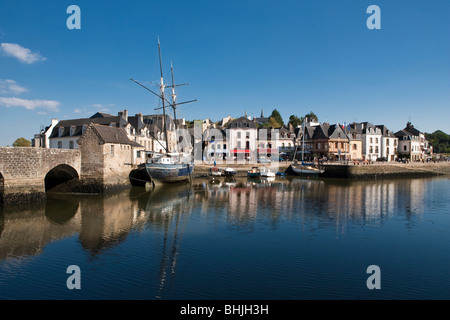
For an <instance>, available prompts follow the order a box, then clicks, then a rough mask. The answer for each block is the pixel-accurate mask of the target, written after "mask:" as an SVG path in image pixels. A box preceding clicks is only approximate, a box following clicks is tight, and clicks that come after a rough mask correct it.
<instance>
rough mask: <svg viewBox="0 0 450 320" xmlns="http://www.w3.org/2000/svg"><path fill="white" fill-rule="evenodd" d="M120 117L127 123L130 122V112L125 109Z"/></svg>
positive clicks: (120, 112) (120, 113)
mask: <svg viewBox="0 0 450 320" xmlns="http://www.w3.org/2000/svg"><path fill="white" fill-rule="evenodd" d="M119 117H122V118H123V119H124V120H125V121H127V122H128V110H127V109H125V110H123V111H119Z"/></svg>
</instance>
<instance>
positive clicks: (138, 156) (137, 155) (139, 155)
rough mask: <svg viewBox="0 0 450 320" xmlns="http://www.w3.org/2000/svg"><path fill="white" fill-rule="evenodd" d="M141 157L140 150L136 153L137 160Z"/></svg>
mask: <svg viewBox="0 0 450 320" xmlns="http://www.w3.org/2000/svg"><path fill="white" fill-rule="evenodd" d="M140 157H141V151H140V150H137V151H136V158H140Z"/></svg>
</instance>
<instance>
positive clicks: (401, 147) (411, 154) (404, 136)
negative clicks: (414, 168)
mask: <svg viewBox="0 0 450 320" xmlns="http://www.w3.org/2000/svg"><path fill="white" fill-rule="evenodd" d="M395 137H397V138H398V153H399V155H400V156H401V157H404V158H408V159H409V160H411V161H422V160H424V159H425V157H426V154H427V150H428V149H427V147H428V145H429V144H428V142H427V141H426V140H425V135H424V134H423V133H422V132H420V131H419V130H417V129H416V128H415V127H414V126H413V125H412V124H411V122H409V121H408V122H407V123H406V127H405V128H404V129H403V130H399V131H397V132H396V133H395Z"/></svg>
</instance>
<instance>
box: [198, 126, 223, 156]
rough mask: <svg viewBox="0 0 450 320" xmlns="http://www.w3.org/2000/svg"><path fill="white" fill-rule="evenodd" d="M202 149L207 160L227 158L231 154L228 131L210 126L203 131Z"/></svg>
mask: <svg viewBox="0 0 450 320" xmlns="http://www.w3.org/2000/svg"><path fill="white" fill-rule="evenodd" d="M202 140H203V143H202V150H204V153H203V156H204V157H205V160H209V161H213V160H226V159H227V157H228V156H229V149H228V143H227V131H226V130H222V129H216V128H209V129H207V130H206V131H205V132H203V139H202Z"/></svg>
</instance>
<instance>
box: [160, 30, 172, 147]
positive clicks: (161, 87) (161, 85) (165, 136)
mask: <svg viewBox="0 0 450 320" xmlns="http://www.w3.org/2000/svg"><path fill="white" fill-rule="evenodd" d="M158 53H159V70H160V71H161V84H160V85H159V89H160V91H161V102H162V110H163V120H162V121H163V130H164V138H165V140H166V150H167V152H170V150H169V137H168V134H167V124H166V107H165V105H164V100H165V99H164V87H165V85H164V79H163V71H162V61H161V45H160V43H159V37H158Z"/></svg>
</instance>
